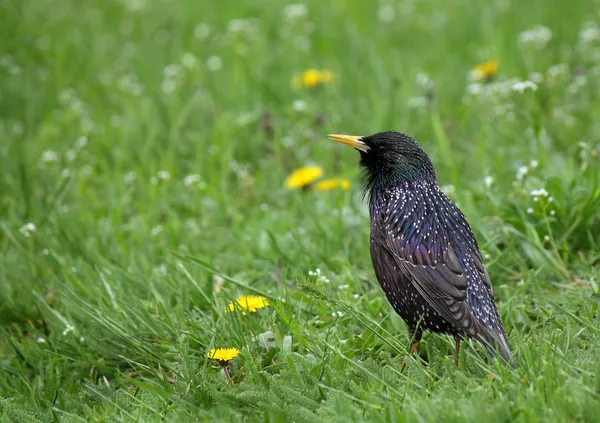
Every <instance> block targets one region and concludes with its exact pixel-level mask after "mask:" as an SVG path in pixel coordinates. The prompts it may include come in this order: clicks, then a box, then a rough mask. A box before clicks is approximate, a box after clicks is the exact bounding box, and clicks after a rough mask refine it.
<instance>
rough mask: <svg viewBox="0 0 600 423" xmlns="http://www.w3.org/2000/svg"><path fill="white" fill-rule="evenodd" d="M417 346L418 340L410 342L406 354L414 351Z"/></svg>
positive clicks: (411, 353)
mask: <svg viewBox="0 0 600 423" xmlns="http://www.w3.org/2000/svg"><path fill="white" fill-rule="evenodd" d="M418 346H419V341H415V342H413V343H412V344H410V350H409V351H408V354H409V355H413V354H414V353H415V351H416V350H417V347H418Z"/></svg>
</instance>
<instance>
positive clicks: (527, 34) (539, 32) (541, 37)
mask: <svg viewBox="0 0 600 423" xmlns="http://www.w3.org/2000/svg"><path fill="white" fill-rule="evenodd" d="M551 39H552V31H551V30H550V28H548V27H546V26H543V25H538V26H536V27H535V28H532V29H530V30H527V31H523V32H521V33H520V34H519V45H520V46H521V47H528V46H531V47H534V48H536V49H538V50H539V49H542V48H544V47H546V45H547V44H548V43H549V42H550V40H551Z"/></svg>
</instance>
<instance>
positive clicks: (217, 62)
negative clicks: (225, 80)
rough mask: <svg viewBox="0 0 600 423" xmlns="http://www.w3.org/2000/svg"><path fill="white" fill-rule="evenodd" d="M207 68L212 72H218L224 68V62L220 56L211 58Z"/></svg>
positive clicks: (207, 62) (208, 60)
mask: <svg viewBox="0 0 600 423" xmlns="http://www.w3.org/2000/svg"><path fill="white" fill-rule="evenodd" d="M206 67H207V68H208V70H209V71H211V72H217V71H219V70H221V68H222V67H223V61H222V60H221V58H220V57H219V56H210V57H209V58H208V59H207V60H206Z"/></svg>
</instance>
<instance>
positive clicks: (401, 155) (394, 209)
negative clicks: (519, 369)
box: [330, 132, 510, 361]
mask: <svg viewBox="0 0 600 423" xmlns="http://www.w3.org/2000/svg"><path fill="white" fill-rule="evenodd" d="M330 138H331V139H333V140H335V141H338V142H341V143H344V144H348V145H350V146H352V147H354V148H356V149H357V150H358V151H359V152H360V155H361V157H360V164H361V166H362V167H363V168H364V171H365V180H364V182H365V192H366V193H367V194H368V198H369V211H370V216H371V235H370V251H371V259H372V261H373V267H374V269H375V275H376V276H377V279H378V281H379V283H380V284H381V287H382V289H383V291H384V292H385V295H386V296H387V298H388V300H389V301H390V303H391V305H392V307H393V308H394V310H395V311H396V312H397V313H398V314H399V315H400V316H401V317H402V318H403V319H404V321H405V322H406V324H407V325H408V328H409V332H410V333H409V335H410V336H411V338H412V339H413V340H414V342H413V344H412V346H411V351H410V352H411V354H412V353H413V352H414V350H415V348H416V346H417V345H418V342H419V340H420V339H421V335H422V332H423V330H424V329H427V330H430V331H433V332H440V333H448V334H451V335H454V337H455V339H456V350H457V358H458V351H459V349H460V339H461V338H463V337H468V338H473V339H477V340H478V341H480V342H481V343H482V344H483V345H484V346H485V347H486V349H487V350H488V351H489V352H490V353H492V354H495V353H498V354H499V355H500V357H501V358H502V359H503V360H505V361H509V360H510V349H509V346H508V341H507V339H506V333H505V331H504V327H503V326H502V321H501V320H500V315H499V314H498V310H497V308H496V305H495V303H494V295H493V292H492V285H491V283H490V278H489V276H488V273H487V271H486V268H485V264H484V262H483V258H482V256H481V252H480V251H479V247H478V245H477V241H476V240H475V237H474V236H473V232H472V231H471V227H470V226H469V224H468V222H467V220H466V218H465V216H464V215H463V214H462V212H461V211H460V210H459V209H458V207H457V206H456V205H455V204H454V203H453V202H452V201H451V200H450V199H449V198H448V197H447V196H446V195H445V194H444V192H442V190H441V189H440V188H439V186H438V184H437V180H436V175H435V169H434V168H433V165H432V163H431V160H430V159H429V157H428V156H427V154H426V153H425V151H423V149H422V148H421V146H420V145H419V144H418V143H417V142H416V141H415V140H414V139H412V138H411V137H409V136H407V135H404V134H401V133H398V132H380V133H377V134H374V135H371V136H367V137H353V136H347V135H330Z"/></svg>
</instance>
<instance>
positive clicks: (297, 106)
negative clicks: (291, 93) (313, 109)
mask: <svg viewBox="0 0 600 423" xmlns="http://www.w3.org/2000/svg"><path fill="white" fill-rule="evenodd" d="M292 107H293V109H294V110H295V111H297V112H302V111H304V110H305V109H306V102H305V101H304V100H295V101H294V102H293V103H292Z"/></svg>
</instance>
